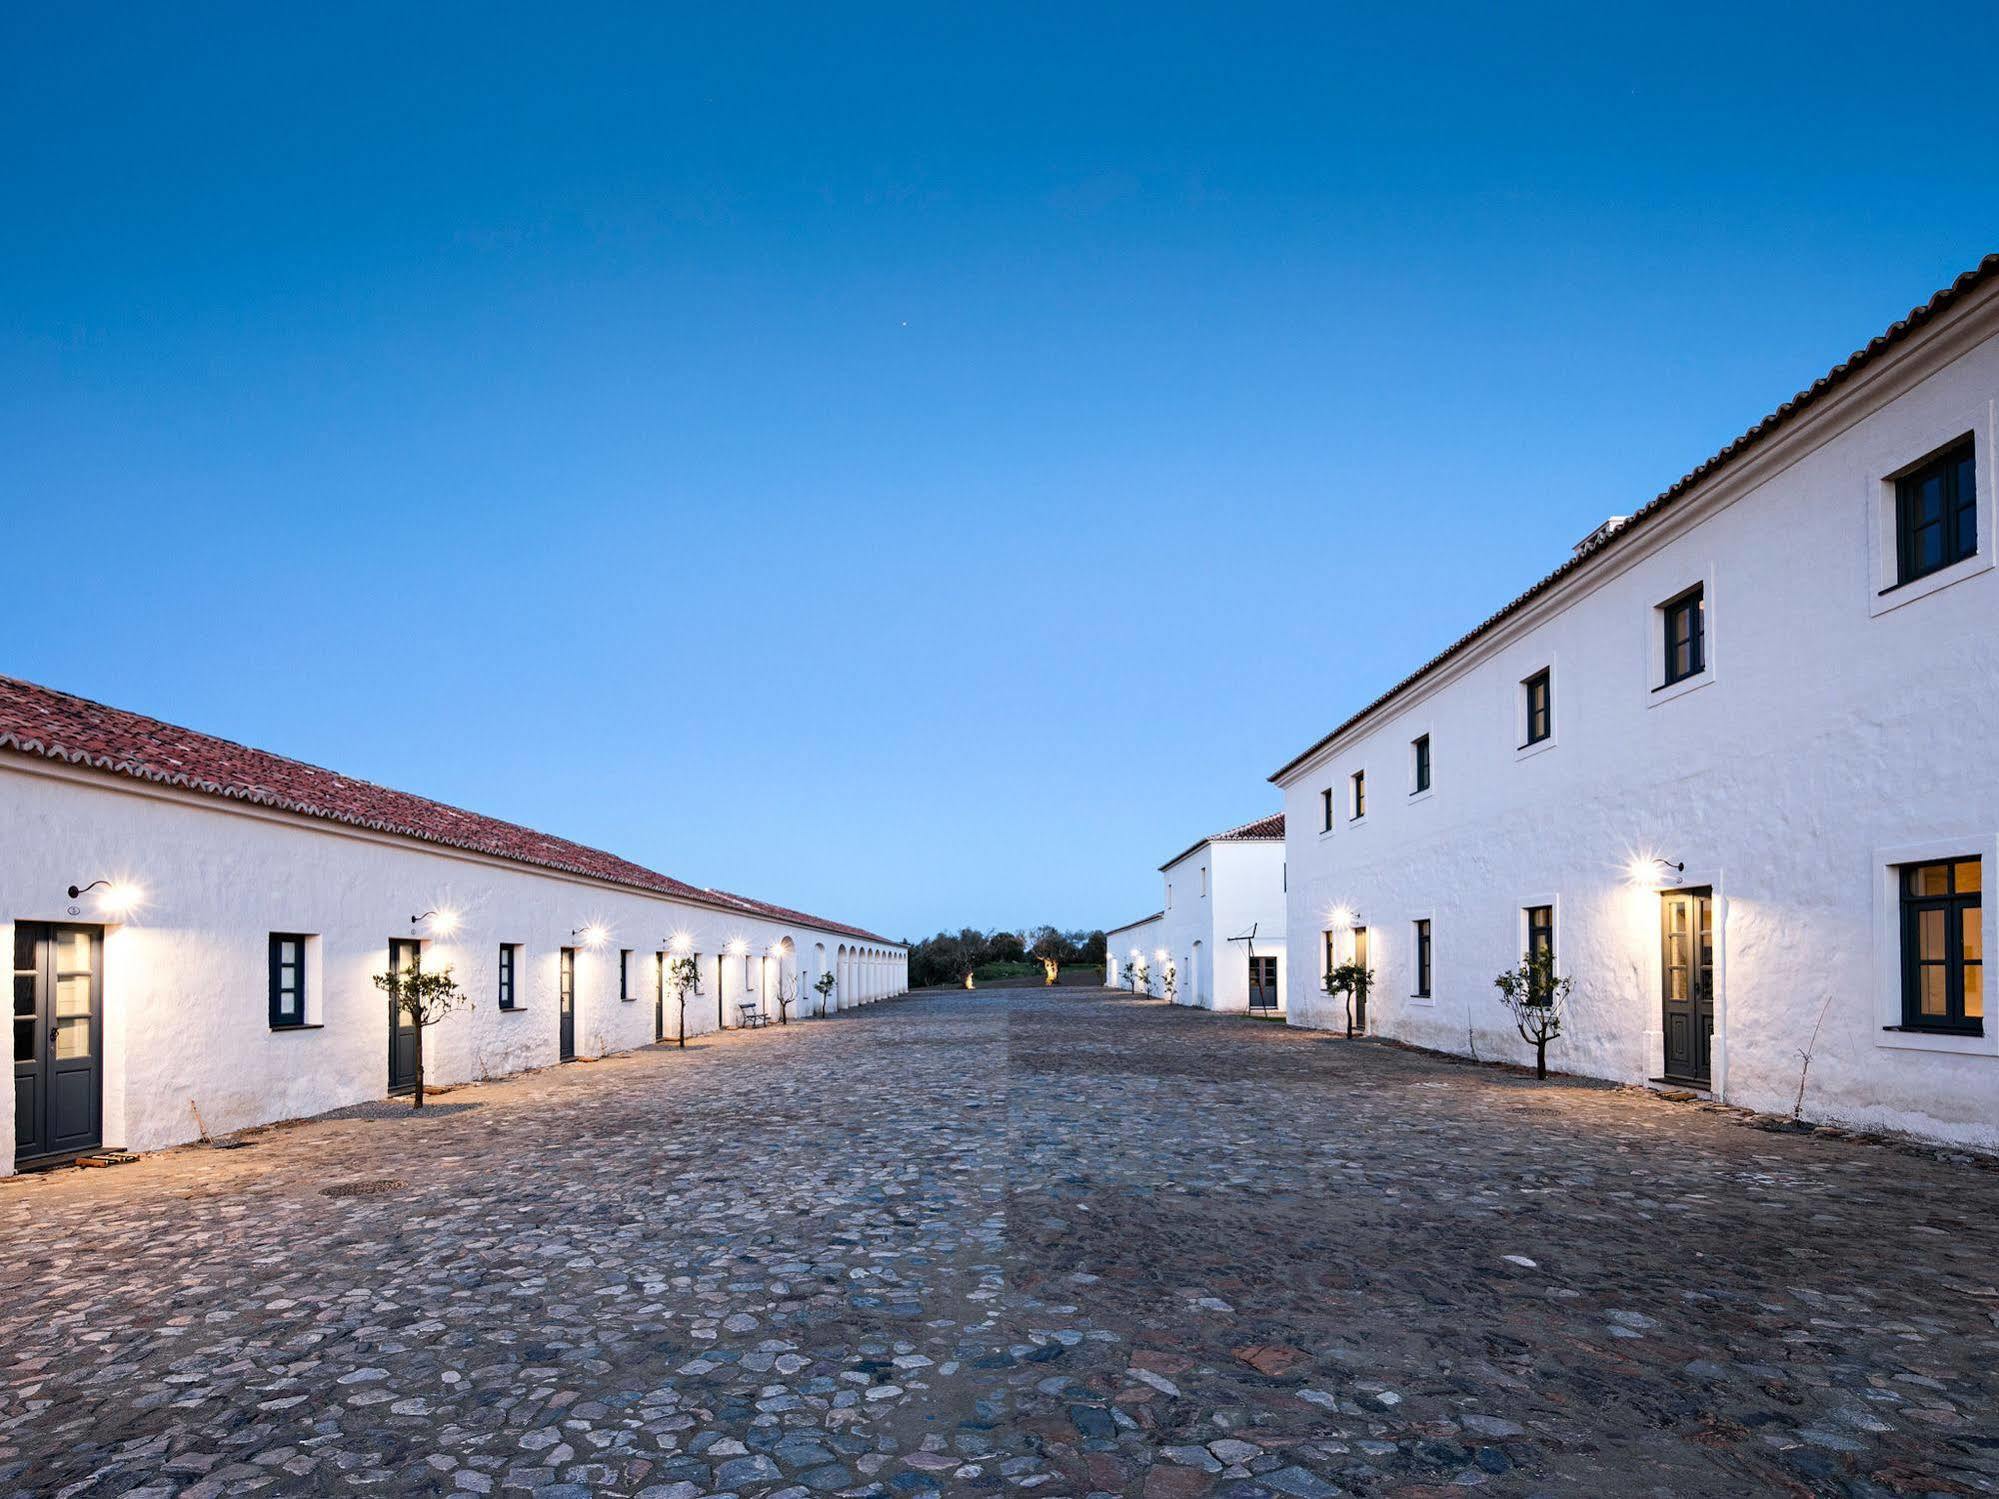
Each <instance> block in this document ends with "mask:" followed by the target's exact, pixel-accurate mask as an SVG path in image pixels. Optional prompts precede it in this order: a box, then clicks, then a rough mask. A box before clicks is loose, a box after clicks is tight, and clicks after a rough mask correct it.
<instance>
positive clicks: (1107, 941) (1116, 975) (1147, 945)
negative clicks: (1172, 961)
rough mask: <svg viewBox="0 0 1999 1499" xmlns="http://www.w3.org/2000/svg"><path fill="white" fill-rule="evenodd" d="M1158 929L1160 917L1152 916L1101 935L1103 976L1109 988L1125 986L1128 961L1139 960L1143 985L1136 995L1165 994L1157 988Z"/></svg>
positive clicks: (1158, 976)
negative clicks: (1143, 980) (1141, 964)
mask: <svg viewBox="0 0 1999 1499" xmlns="http://www.w3.org/2000/svg"><path fill="white" fill-rule="evenodd" d="M1162 929H1163V924H1162V922H1161V920H1160V918H1158V917H1156V916H1155V917H1153V918H1152V919H1151V920H1149V921H1141V922H1137V923H1135V924H1133V925H1131V926H1127V927H1121V928H1119V929H1118V930H1117V931H1115V932H1106V933H1105V934H1104V959H1105V965H1104V976H1105V979H1106V981H1107V982H1108V983H1109V984H1110V985H1111V987H1112V988H1114V989H1124V988H1128V987H1129V974H1130V971H1131V963H1132V960H1133V959H1134V958H1138V957H1142V958H1143V959H1144V960H1145V968H1146V975H1145V984H1144V985H1143V986H1142V987H1141V988H1140V989H1139V990H1138V991H1137V992H1138V993H1140V994H1151V995H1155V996H1156V995H1159V994H1162V993H1164V992H1165V991H1164V990H1163V989H1162V988H1161V986H1160V973H1161V967H1160V963H1159V959H1158V956H1157V952H1158V949H1159V947H1160V940H1161V934H1162Z"/></svg>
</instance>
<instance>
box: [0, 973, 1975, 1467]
mask: <svg viewBox="0 0 1999 1499" xmlns="http://www.w3.org/2000/svg"><path fill="white" fill-rule="evenodd" d="M448 1101H449V1102H450V1103H452V1104H453V1105H455V1106H458V1107H455V1108H454V1109H453V1110H452V1111H450V1112H445V1111H442V1110H440V1111H438V1112H437V1113H436V1114H435V1115H434V1116H433V1117H430V1118H425V1119H421V1120H419V1119H414V1118H410V1117H407V1116H401V1117H391V1118H381V1117H369V1116H370V1115H371V1114H377V1113H379V1111H370V1110H364V1111H358V1112H359V1114H360V1117H349V1118H344V1119H338V1120H320V1121H315V1122H312V1123H308V1124H304V1125H298V1126H292V1127H286V1128H279V1129H273V1130H268V1131H263V1132H259V1133H257V1134H255V1135H253V1136H251V1137H250V1144H249V1148H246V1149H240V1150H233V1151H216V1150H209V1149H201V1148H192V1149H186V1150H179V1151H171V1152H166V1153H163V1154H161V1155H158V1156H154V1157H150V1158H147V1159H145V1160H142V1161H140V1162H138V1163H136V1164H133V1165H128V1166H122V1167H117V1168H112V1169H108V1170H98V1171H81V1170H78V1171H68V1172H62V1173H56V1174H52V1175H48V1176H43V1177H39V1178H28V1179H21V1180H17V1181H12V1182H8V1183H4V1184H0V1373H4V1380H0V1490H5V1491H8V1492H34V1493H63V1494H79V1495H80V1494H89V1495H98V1494H105V1495H109V1494H135V1493H136V1494H145V1495H154V1494H158V1495H167V1494H180V1495H184V1496H206V1495H218V1494H235V1493H249V1492H256V1491H263V1492H267V1493H274V1494H275V1493H327V1494H351V1493H355V1492H362V1491H367V1490H370V1489H373V1490H375V1491H378V1492H392V1493H435V1494H453V1495H464V1494H489V1493H491V1494H502V1495H505V1494H517V1493H527V1492H534V1493H540V1494H544V1495H559V1496H565V1495H583V1494H586V1493H604V1494H620V1495H645V1496H646V1499H694V1496H697V1495H711V1494H734V1495H740V1496H743V1499H750V1496H769V1495H774V1494H781V1495H786V1496H789V1499H806V1496H810V1495H820V1494H889V1495H903V1496H915V1499H921V1496H923V1495H925V1494H928V1493H936V1492H943V1493H952V1494H959V1493H963V1494H975V1493H997V1494H1007V1493H1020V1492H1025V1493H1033V1494H1038V1495H1071V1496H1083V1495H1092V1494H1095V1495H1113V1494H1115V1495H1138V1496H1146V1499H1174V1496H1192V1495H1203V1494H1227V1495H1235V1496H1240V1499H1249V1496H1290V1499H1314V1496H1320V1495H1331V1494H1337V1493H1349V1494H1362V1495H1399V1496H1418V1495H1443V1494H1456V1493H1461V1492H1463V1491H1464V1489H1466V1488H1467V1487H1482V1488H1484V1489H1485V1490H1486V1491H1487V1492H1489V1493H1493V1494H1539V1493H1547V1494H1555V1493H1563V1494H1605V1493H1617V1494H1620V1495H1652V1494H1658V1495H1666V1494H1670V1495H1735V1494H1756V1493H1772V1494H1798V1495H1802V1494H1850V1495H1885V1494H1908V1493H1948V1494H1963V1493H1994V1492H1999V1417H1995V1395H1999V1388H1996V1386H1999V1290H1995V1289H1994V1287H1995V1284H1999V1268H1995V1264H1994V1254H1995V1250H1999V1232H1995V1223H1999V1172H1994V1171H1989V1170H1985V1169H1981V1168H1979V1167H1976V1166H1969V1165H1962V1164H1953V1163H1950V1162H1946V1161H1939V1160H1936V1159H1933V1158H1930V1157H1927V1156H1911V1155H1906V1154H1900V1153H1897V1152H1895V1151H1892V1150H1889V1149H1885V1148H1882V1147H1881V1146H1878V1145H1873V1144H1868V1143H1863V1142H1857V1141H1850V1140H1841V1139H1827V1138H1822V1137H1800V1136H1791V1135H1774V1134H1768V1133H1764V1132H1761V1131H1758V1130H1754V1129H1748V1128H1744V1127H1743V1126H1742V1125H1741V1124H1739V1123H1737V1122H1732V1121H1731V1120H1730V1119H1728V1118H1725V1117H1722V1116H1719V1115H1716V1114H1712V1113H1704V1112H1702V1111H1700V1110H1698V1109H1696V1108H1693V1107H1689V1106H1684V1105H1674V1104H1670V1103H1666V1102H1662V1101H1660V1100H1657V1099H1654V1098H1650V1097H1647V1096H1644V1095H1640V1094H1636V1093H1633V1092H1630V1091H1627V1090H1618V1089H1611V1088H1603V1087H1593V1086H1585V1085H1578V1084H1574V1083H1569V1082H1560V1081H1556V1082H1551V1083H1547V1084H1536V1083H1534V1082H1533V1081H1532V1080H1531V1079H1529V1078H1521V1077H1517V1076H1514V1075H1512V1074H1509V1073H1503V1072H1497V1071H1492V1070H1485V1069H1476V1068H1471V1067H1465V1066H1458V1065H1453V1064H1451V1063H1449V1062H1445V1061H1440V1060H1437V1059H1435V1058H1430V1057H1424V1056H1419V1055H1415V1054H1411V1053H1406V1052H1402V1051H1398V1050H1396V1049H1393V1048H1390V1047H1386V1046H1381V1045H1378V1044H1373V1043H1368V1042H1358V1043H1350V1042H1345V1041H1339V1040H1332V1039H1328V1038H1325V1037H1318V1036H1310V1035H1305V1034H1300V1033H1296V1032H1288V1031H1285V1030H1283V1029H1282V1028H1280V1027H1275V1026H1270V1025H1265V1024H1260V1023H1256V1022H1251V1021H1247V1020H1242V1019H1231V1018H1224V1017H1216V1016H1209V1015H1203V1014H1198V1013H1195V1012H1190V1011H1185V1010H1170V1009H1168V1008H1167V1007H1166V1006H1164V1005H1161V1004H1158V1003H1146V1002H1142V1001H1135V1000H1132V999H1129V998H1113V997H1108V996H1105V995H1102V994H1095V993H1087V994H1071V995H1066V996H1065V995H1042V994H1039V993H1036V992H1034V991H1012V992H998V993H991V994H986V995H976V996H974V995H946V996H919V997H917V998H914V999H910V1000H906V1001H901V1002H897V1003H893V1004H885V1005H881V1006H877V1007H874V1008H871V1009H868V1010H865V1011H862V1012H859V1013H857V1014H853V1015H848V1016H842V1017H839V1018H838V1019H835V1020H831V1021H820V1022H811V1023H808V1024H805V1025H799V1026H793V1027H789V1028H786V1029H783V1030H770V1031H765V1032H759V1033H755V1034H746V1035H732V1036H727V1037H723V1038H720V1039H714V1040H710V1041H708V1042H706V1043H705V1044H703V1045H700V1046H699V1047H697V1048H695V1049H691V1050H690V1051H688V1052H686V1053H675V1052H674V1051H671V1050H655V1051H648V1052H644V1053H639V1054H635V1055H630V1056H624V1057H618V1058H613V1059H611V1060H608V1061H604V1062H600V1063H594V1064H581V1065H578V1066H573V1067H567V1068H562V1069H558V1070H555V1071H551V1072H545V1073H540V1074H536V1075H533V1076H528V1077H521V1078H514V1079H509V1080H506V1081H503V1082H500V1083H494V1084H490V1085H486V1086H482V1087H478V1088H468V1089H460V1090H456V1091H454V1092H453V1093H452V1094H451V1095H449V1100H448ZM464 1105H471V1106H470V1107H464Z"/></svg>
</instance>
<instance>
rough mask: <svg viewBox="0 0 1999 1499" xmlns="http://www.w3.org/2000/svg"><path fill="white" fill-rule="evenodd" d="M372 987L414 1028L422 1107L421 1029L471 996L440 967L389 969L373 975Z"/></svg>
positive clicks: (418, 1096)
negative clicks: (434, 969) (386, 998)
mask: <svg viewBox="0 0 1999 1499" xmlns="http://www.w3.org/2000/svg"><path fill="white" fill-rule="evenodd" d="M375 987H376V988H377V989H380V990H382V991H383V992H384V993H385V994H387V995H388V996H389V1003H390V1004H391V1005H393V1006H394V1007H395V1008H396V1009H397V1010H398V1011H399V1012H401V1013H402V1014H403V1015H404V1016H405V1017H407V1018H408V1020H409V1022H410V1027H411V1029H412V1030H414V1031H415V1032H416V1103H415V1106H416V1107H417V1108H419V1109H420V1108H422V1107H423V1033H424V1032H425V1031H427V1030H429V1029H430V1027H432V1026H433V1025H436V1024H437V1022H438V1021H440V1020H442V1019H443V1018H444V1017H445V1016H447V1015H449V1014H450V1013H451V1012H452V1011H453V1010H456V1009H460V1008H463V1007H465V1006H468V1005H470V1004H471V1002H472V1001H471V1000H470V999H469V998H468V997H467V996H466V995H465V993H464V992H463V991H462V990H461V989H460V988H459V987H458V982H457V980H456V979H454V978H452V976H451V970H450V968H448V967H446V968H440V969H437V970H436V971H434V972H427V971H425V970H423V969H421V968H412V969H409V970H407V971H406V972H402V973H398V972H396V970H395V969H393V968H392V969H390V970H389V971H388V972H387V973H378V974H376V975H375Z"/></svg>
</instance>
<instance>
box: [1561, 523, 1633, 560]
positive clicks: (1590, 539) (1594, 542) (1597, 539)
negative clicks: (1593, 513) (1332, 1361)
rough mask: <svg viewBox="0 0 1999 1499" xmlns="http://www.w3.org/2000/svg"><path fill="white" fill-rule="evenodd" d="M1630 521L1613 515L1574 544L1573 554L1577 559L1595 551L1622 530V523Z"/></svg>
mask: <svg viewBox="0 0 1999 1499" xmlns="http://www.w3.org/2000/svg"><path fill="white" fill-rule="evenodd" d="M1630 519H1631V517H1630V516H1628V515H1613V516H1612V517H1611V518H1610V519H1609V520H1607V521H1605V522H1604V523H1603V524H1602V525H1600V526H1598V527H1597V528H1596V529H1595V530H1594V531H1592V532H1590V533H1589V535H1587V536H1585V537H1584V538H1583V539H1582V540H1581V541H1579V542H1577V543H1576V545H1575V554H1576V555H1577V556H1578V557H1580V556H1582V555H1583V554H1584V553H1585V552H1593V551H1595V550H1596V549H1597V547H1598V546H1600V545H1602V544H1603V543H1604V542H1605V541H1608V540H1609V539H1610V538H1611V537H1612V536H1613V535H1615V534H1616V533H1617V532H1618V531H1620V530H1622V529H1623V528H1624V523H1625V522H1626V521H1628V520H1630Z"/></svg>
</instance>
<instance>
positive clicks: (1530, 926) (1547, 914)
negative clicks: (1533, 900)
mask: <svg viewBox="0 0 1999 1499" xmlns="http://www.w3.org/2000/svg"><path fill="white" fill-rule="evenodd" d="M1526 916H1527V955H1528V956H1529V957H1532V956H1533V955H1534V954H1536V953H1546V954H1547V955H1548V958H1549V960H1550V962H1552V961H1553V959H1554V956H1555V908H1554V907H1553V906H1529V907H1527V911H1526ZM1528 997H1529V999H1530V1000H1532V1002H1533V1003H1535V1004H1546V1003H1547V1002H1548V996H1547V995H1546V994H1540V993H1537V994H1532V995H1529V996H1528Z"/></svg>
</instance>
